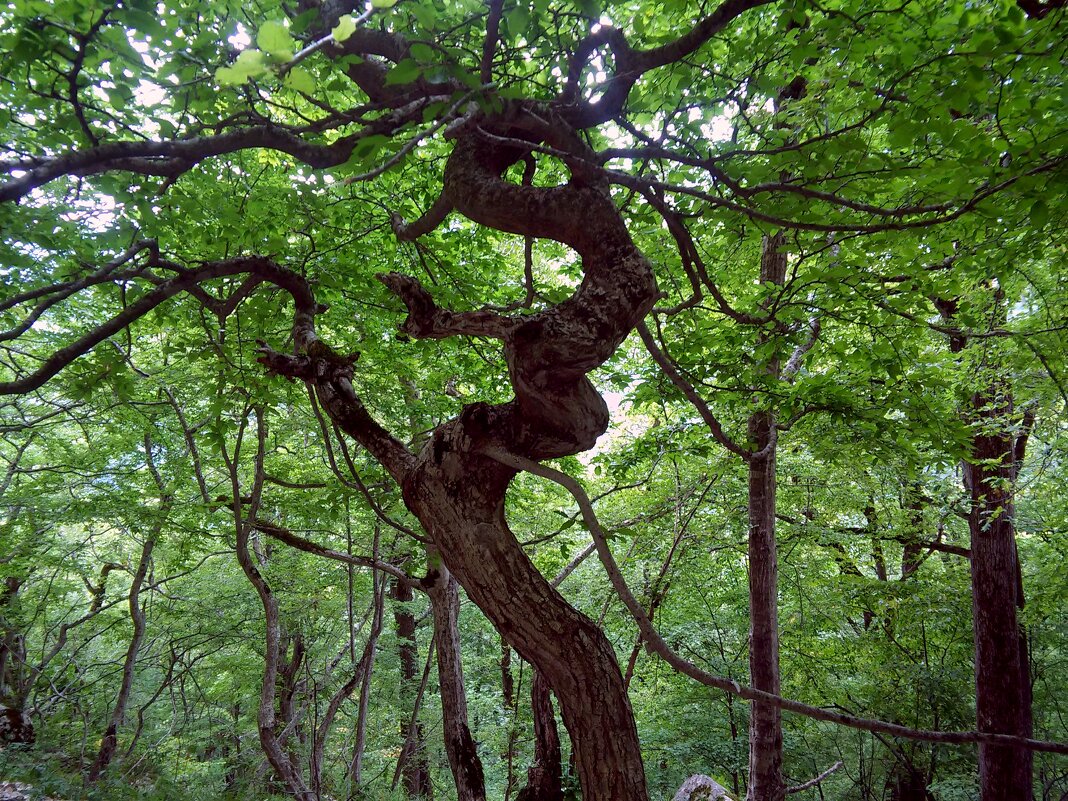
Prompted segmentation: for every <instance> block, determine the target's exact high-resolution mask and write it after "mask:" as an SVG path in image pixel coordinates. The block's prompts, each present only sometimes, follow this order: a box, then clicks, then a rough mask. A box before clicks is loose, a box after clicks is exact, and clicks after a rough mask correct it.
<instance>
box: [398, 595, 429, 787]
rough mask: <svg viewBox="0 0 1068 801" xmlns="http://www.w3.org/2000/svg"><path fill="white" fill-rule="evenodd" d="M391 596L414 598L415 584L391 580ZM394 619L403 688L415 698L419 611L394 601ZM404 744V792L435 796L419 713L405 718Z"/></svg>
mask: <svg viewBox="0 0 1068 801" xmlns="http://www.w3.org/2000/svg"><path fill="white" fill-rule="evenodd" d="M390 598H391V599H392V600H393V601H396V602H397V604H403V603H407V602H409V601H411V600H412V598H413V593H412V588H411V586H409V585H408V584H405V583H403V582H401V581H397V580H396V579H394V580H393V581H392V582H391V584H390ZM393 623H394V625H395V627H396V631H397V656H398V658H399V659H400V669H401V682H402V691H403V696H404V698H405V699H415V698H416V696H417V694H418V689H419V674H420V670H419V665H418V652H417V646H416V641H415V615H413V614H412V611H411V610H410V609H408V608H406V607H402V606H399V605H394V607H393ZM400 735H401V737H403V738H404V748H403V749H402V754H401V756H400V757H399V759H400V760H401V763H402V767H401V785H402V786H403V787H404V794H405V795H406V796H407V797H408V798H411V799H423V798H426V799H429V798H433V787H432V786H431V784H430V771H429V767H428V765H427V759H426V738H425V736H424V733H423V724H422V723H421V722H419V719H418V717H415V718H414V719H412V720H408V719H407V718H405V719H404V720H402V721H401V724H400Z"/></svg>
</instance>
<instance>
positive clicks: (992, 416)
mask: <svg viewBox="0 0 1068 801" xmlns="http://www.w3.org/2000/svg"><path fill="white" fill-rule="evenodd" d="M993 302H994V304H995V308H996V311H997V314H996V315H995V316H998V315H1003V313H1004V312H1003V311H1001V310H1000V307H1001V305H1002V298H1001V293H1000V290H995V292H994V293H993ZM934 303H935V306H936V308H937V309H938V311H939V313H940V314H941V315H942V317H943V318H944V319H945V320H947V321H950V322H954V323H955V318H956V314H957V308H958V303H957V301H955V300H942V299H936V300H935V301H934ZM967 344H968V342H967V339H966V337H965V336H964V335H962V334H953V335H951V336H950V341H949V347H950V351H951V352H952V353H961V352H962V351H963V350H964V349H965V348H966V347H967ZM995 358H996V357H995ZM986 370H987V371H988V373H989V374H988V375H987V376H986V377H985V379H984V380H985V381H986V382H987V383H986V386H985V388H984V389H982V390H980V391H978V392H975V393H974V394H973V395H972V396H971V398H970V400H969V404H968V408H967V409H966V412H965V413H966V416H967V417H968V418H969V420H970V422H971V423H972V425H973V427H974V430H975V433H974V435H973V437H972V443H971V444H972V447H971V455H970V457H969V458H968V459H966V460H965V462H964V465H963V467H964V486H965V489H966V490H967V491H968V493H969V495H970V501H971V502H970V508H969V514H968V530H969V534H970V537H971V573H972V623H973V629H974V638H975V712H976V723H977V725H978V728H979V731H987V732H996V733H1000V734H1014V735H1017V736H1020V737H1030V736H1031V735H1032V729H1033V726H1032V719H1031V682H1030V676H1029V674H1028V668H1027V645H1026V639H1025V638H1024V637H1023V636H1022V632H1021V629H1020V623H1019V621H1018V619H1017V616H1016V610H1017V608H1020V607H1022V606H1023V601H1024V596H1023V581H1022V579H1021V575H1022V574H1021V571H1020V564H1019V560H1018V555H1017V551H1016V525H1015V520H1014V516H1015V506H1014V501H1013V494H1014V492H1015V484H1016V477H1017V472H1018V470H1019V466H1020V463H1021V462H1022V461H1023V456H1024V449H1025V447H1026V444H1027V435H1026V432H1025V434H1024V435H1022V436H1020V437H1019V438H1018V439H1017V438H1016V437H1015V436H1014V435H1013V433H1012V429H1013V417H1014V411H1013V399H1012V390H1011V387H1010V386H1009V384H1008V381H1007V380H1006V378H1005V376H1004V372H1003V368H1002V367H1001V366H1000V365H997V364H995V365H993V366H990V365H987V366H986ZM1029 420H1030V423H1033V418H1030V417H1029V416H1027V415H1025V418H1024V422H1025V428H1026V427H1027V426H1028V425H1029V424H1030V423H1029V422H1028V421H1029ZM979 784H980V799H981V801H1030V799H1031V798H1032V796H1033V792H1034V791H1033V786H1032V753H1031V751H1029V750H1027V749H1024V748H1013V747H1010V746H995V745H988V744H981V745H980V746H979Z"/></svg>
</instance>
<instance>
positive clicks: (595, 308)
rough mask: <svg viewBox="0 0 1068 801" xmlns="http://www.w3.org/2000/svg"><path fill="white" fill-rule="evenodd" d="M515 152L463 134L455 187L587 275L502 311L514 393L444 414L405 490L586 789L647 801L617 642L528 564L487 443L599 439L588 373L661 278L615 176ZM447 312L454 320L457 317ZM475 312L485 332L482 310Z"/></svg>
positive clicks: (508, 475)
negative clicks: (521, 162)
mask: <svg viewBox="0 0 1068 801" xmlns="http://www.w3.org/2000/svg"><path fill="white" fill-rule="evenodd" d="M568 144H569V145H572V146H576V147H581V145H580V144H576V143H575V142H569V143H568ZM519 155H520V154H518V153H516V152H514V151H512V150H510V149H509V150H507V151H505V150H502V149H497V148H493V147H489V146H486V145H484V144H479V143H477V142H476V141H474V140H473V139H467V140H461V141H460V142H458V143H457V146H456V150H455V151H454V153H453V155H452V157H451V158H450V160H449V164H448V167H447V168H446V174H445V185H446V191H447V192H448V194H449V197H450V199H451V200H452V202H453V204H454V206H455V207H456V208H457V209H459V210H460V211H461V212H462V213H464V214H465V215H466V216H468V217H470V218H472V219H474V220H475V221H476V222H480V223H482V224H485V225H490V226H492V227H494V228H498V229H500V230H505V231H511V232H513V233H518V234H529V235H532V236H541V237H549V238H553V239H557V240H560V241H563V242H565V243H566V244H568V245H571V246H572V247H573V248H575V249H576V250H577V251H578V253H579V255H580V256H581V257H582V262H583V267H584V270H585V274H584V278H583V282H582V284H581V286H580V287H579V289H578V290H577V291H576V293H575V295H574V296H573V297H572V298H570V299H569V300H567V301H565V302H563V303H561V304H560V305H558V306H556V307H553V308H551V309H549V310H547V311H545V312H542V313H539V314H535V315H531V316H528V317H523V318H521V319H517V320H514V321H513V320H507V318H502V319H501V322H500V327H499V331H498V333H499V335H500V337H501V338H502V339H503V340H504V352H505V356H506V359H507V361H508V367H509V374H510V377H511V381H512V385H513V387H514V388H515V392H516V398H515V400H513V401H512V402H510V403H507V404H502V405H498V406H490V405H486V404H473V405H471V406H468V407H467V409H465V411H464V413H463V414H462V415H461V416H460V417H459V418H457V419H456V420H453V421H451V422H449V423H446V424H444V425H442V426H440V427H439V428H438V429H437V430H436V431H435V432H434V435H433V436H432V438H431V440H430V442H429V443H428V444H427V445H426V447H424V448H423V450H422V452H421V453H420V454H419V456H418V457H417V461H416V463H415V465H414V466H413V468H412V469H411V470H410V472H408V474H407V475H406V476H405V477H404V481H403V487H404V496H405V501H406V503H407V504H408V506H409V508H410V509H411V510H412V511H413V512H414V513H415V514H416V515H417V516H418V517H419V519H420V520H421V521H422V522H423V524H424V526H425V528H426V530H427V532H428V533H429V534H430V536H431V537H432V538H433V540H434V542H435V543H436V544H437V545H438V547H439V548H440V551H441V555H442V557H443V559H444V561H445V564H446V565H447V566H448V567H449V569H450V570H452V572H453V574H454V575H455V576H456V578H457V579H458V580H459V581H460V583H461V584H462V585H463V586H464V588H465V590H466V591H467V594H468V596H469V597H470V598H471V599H472V600H473V601H474V602H475V603H476V604H477V605H478V607H479V608H480V609H481V610H482V611H483V612H484V613H485V614H486V615H487V616H488V617H489V618H490V620H491V621H492V622H493V623H494V625H495V626H496V627H497V628H498V630H499V631H500V632H501V634H502V635H503V636H504V637H505V639H507V640H508V642H509V643H510V644H511V645H512V646H513V647H514V648H515V649H516V650H517V651H518V652H519V654H520V655H521V656H522V657H523V658H524V659H525V660H527V661H528V662H530V663H532V664H533V665H534V666H535V667H536V668H537V670H538V671H539V672H540V673H542V674H543V675H544V676H545V678H546V679H547V681H548V683H549V685H550V686H551V687H552V689H553V691H554V693H555V694H556V696H557V698H558V699H559V701H560V706H561V714H562V717H563V719H564V723H565V725H566V726H567V729H568V732H569V733H570V735H571V740H572V743H573V745H574V750H575V755H576V764H577V769H578V773H579V777H580V782H581V784H582V787H583V795H584V798H585V799H586V801H631V800H633V801H645V799H646V798H647V795H646V786H645V775H644V769H643V766H642V760H641V752H640V750H639V747H638V738H637V731H636V728H635V724H634V718H633V714H632V712H631V709H630V703H629V700H628V699H627V695H626V692H625V689H624V687H623V680H622V676H621V674H620V670H619V666H618V664H617V662H616V658H615V653H614V651H613V649H612V647H611V644H610V643H609V642H608V640H607V639H606V638H605V636H604V634H603V633H602V632H601V630H600V629H599V628H598V627H597V626H596V625H595V624H594V623H593V622H592V621H590V620H589V619H588V618H586V617H585V616H584V615H582V614H580V613H579V612H577V611H576V610H575V609H573V608H572V607H571V606H570V605H569V604H568V603H567V602H566V601H565V600H564V599H563V598H562V597H561V596H560V594H559V593H558V592H556V590H555V589H553V588H552V587H551V586H550V584H549V582H548V581H546V580H545V578H544V577H543V576H542V575H541V574H540V573H539V572H538V570H537V569H536V568H535V567H534V566H533V565H532V564H531V562H530V560H529V559H528V558H527V556H526V554H525V553H524V552H523V549H522V548H521V547H520V546H519V543H518V542H517V541H516V538H515V536H514V535H513V534H512V532H511V531H510V530H509V529H508V526H507V523H506V522H505V519H504V495H505V491H506V490H507V487H508V483H509V482H510V481H511V479H512V477H513V476H514V475H515V470H514V469H513V468H509V467H506V466H504V465H502V464H500V463H499V462H497V461H496V460H493V459H491V458H488V457H485V456H482V455H480V453H479V450H480V449H481V448H482V447H484V446H490V445H494V446H498V447H503V448H504V449H507V450H509V451H511V452H514V453H519V454H522V455H524V456H526V457H528V458H531V459H546V458H553V457H558V456H564V455H569V454H573V453H578V452H580V451H582V450H585V449H588V448H589V447H591V446H592V445H593V444H594V442H595V441H596V439H597V437H598V436H599V435H600V434H601V433H602V432H603V431H604V430H605V428H606V427H607V424H608V411H607V408H606V407H605V404H604V401H603V400H602V399H601V397H600V395H599V394H598V393H597V391H596V390H595V389H594V387H593V385H592V384H591V383H590V382H589V380H588V379H587V378H586V373H587V372H588V371H590V370H592V369H593V368H594V367H596V366H598V365H599V364H601V363H602V362H603V361H604V360H605V359H607V358H608V357H609V356H610V355H611V354H612V352H613V351H614V350H615V348H616V347H617V346H618V345H619V343H620V342H621V341H622V340H623V338H624V337H625V336H626V334H627V333H628V332H629V331H630V330H631V328H633V326H634V325H635V324H636V323H637V321H638V320H639V319H640V318H641V317H642V316H643V315H644V313H645V312H646V311H647V310H648V309H649V308H650V307H651V305H652V303H653V301H654V299H655V293H656V287H655V282H654V280H653V276H652V272H651V269H650V266H649V264H648V262H647V261H646V259H645V258H644V256H642V254H641V253H640V252H639V251H638V250H637V249H636V248H635V246H634V244H633V243H632V242H631V240H630V237H629V235H628V234H627V231H626V228H625V226H624V225H623V222H622V220H621V218H620V216H619V213H618V211H617V210H616V208H615V205H614V203H613V202H612V200H611V197H610V196H609V193H608V188H607V186H606V185H602V184H596V183H594V184H592V185H591V184H587V183H585V182H582V181H579V180H573V181H572V183H571V184H568V185H567V186H563V187H553V188H538V187H517V186H514V185H509V184H506V183H505V182H504V181H502V180H501V179H500V177H499V176H500V173H501V172H502V171H503V170H504V169H505V168H506V167H507V166H508V164H510V163H511V162H512V161H514V160H515V159H516V158H517V157H518V156H519ZM399 294H401V296H402V299H405V301H406V303H407V302H409V300H411V301H412V302H411V303H409V311H410V316H409V320H408V322H407V323H406V329H407V330H409V332H412V333H417V334H418V335H421V336H434V335H435V334H436V333H437V331H438V328H437V327H436V326H437V320H438V318H437V317H436V316H435V315H434V314H433V309H427V308H426V307H425V306H422V305H420V304H419V303H416V302H415V301H414V300H413V299H412V297H411V295H410V294H405V293H404V292H403V291H402V292H399ZM506 320H507V321H506ZM449 322H450V325H449V326H448V328H449V332H450V333H451V332H452V331H453V330H455V328H454V327H455V325H456V321H455V320H450V321H449ZM477 323H478V328H479V331H480V332H483V333H484V332H485V330H486V328H485V323H484V321H482V320H479V321H477Z"/></svg>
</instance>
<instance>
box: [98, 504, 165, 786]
mask: <svg viewBox="0 0 1068 801" xmlns="http://www.w3.org/2000/svg"><path fill="white" fill-rule="evenodd" d="M168 506H169V504H168V503H167V502H166V501H165V502H164V512H163V513H164V514H166V508H167V507H168ZM158 534H159V531H158V530H157V531H154V532H153V533H152V535H151V536H150V537H148V538H147V539H146V540H145V543H144V545H143V546H142V547H141V559H140V561H139V562H138V563H137V571H136V572H135V573H134V576H133V581H132V583H131V584H130V596H129V598H130V621H131V623H132V624H133V633H132V634H131V636H130V644H129V646H128V647H127V648H126V658H125V659H124V661H123V663H122V682H121V684H120V685H119V694H118V696H117V697H116V698H115V707H114V709H113V710H112V712H111V720H110V721H109V722H108V727H107V730H106V731H105V732H104V738H103V740H101V742H100V750H99V751H98V752H97V754H96V759H95V760H93V764H92V766H91V767H90V768H89V777H88V778H89V781H90V782H96V781H97V780H99V779H100V777H101V776H102V775H103V774H104V771H106V770H107V769H108V765H110V764H111V759H112V757H114V756H115V750H116V748H117V747H118V744H119V735H118V732H119V726H121V725H122V723H123V720H124V719H125V718H126V705H127V704H128V703H129V701H130V690H131V689H132V688H133V680H134V668H135V667H136V666H137V652H138V651H140V650H141V640H142V639H143V638H144V636H145V610H144V609H142V608H141V585H142V584H144V581H145V576H146V575H147V574H148V566H149V563H150V562H151V560H152V550H153V549H154V548H155V547H156V537H157V535H158Z"/></svg>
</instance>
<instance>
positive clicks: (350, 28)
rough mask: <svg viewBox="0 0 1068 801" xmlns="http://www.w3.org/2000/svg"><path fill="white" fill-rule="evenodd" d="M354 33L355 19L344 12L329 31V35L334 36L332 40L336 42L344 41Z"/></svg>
mask: <svg viewBox="0 0 1068 801" xmlns="http://www.w3.org/2000/svg"><path fill="white" fill-rule="evenodd" d="M354 33H356V20H355V19H353V17H352V15H351V14H345V15H344V16H343V17H341V19H339V20H338V21H337V25H335V26H334V29H333V30H332V31H330V35H331V36H333V37H334V41H335V42H337V43H338V44H341V43H342V42H344V41H345V40H346V39H348V38H349V37H350V36H352V34H354Z"/></svg>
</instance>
